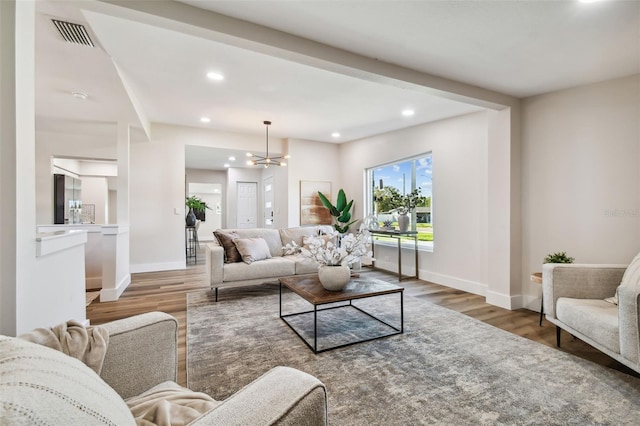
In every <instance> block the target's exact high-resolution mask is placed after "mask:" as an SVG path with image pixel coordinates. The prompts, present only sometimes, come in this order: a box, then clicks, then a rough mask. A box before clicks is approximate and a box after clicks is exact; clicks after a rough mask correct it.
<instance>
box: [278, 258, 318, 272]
mask: <svg viewBox="0 0 640 426" xmlns="http://www.w3.org/2000/svg"><path fill="white" fill-rule="evenodd" d="M284 258H285V259H289V260H291V261H292V262H293V263H294V264H295V265H296V275H301V274H317V273H318V266H320V265H319V264H318V262H316V261H314V260H311V259H309V258H308V257H304V256H303V255H302V254H300V253H298V254H293V255H288V256H285V257H284Z"/></svg>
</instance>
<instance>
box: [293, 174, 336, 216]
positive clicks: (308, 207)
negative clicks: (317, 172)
mask: <svg viewBox="0 0 640 426" xmlns="http://www.w3.org/2000/svg"><path fill="white" fill-rule="evenodd" d="M318 191H320V192H322V193H323V194H324V195H326V196H327V198H328V199H329V200H331V182H322V181H312V180H301V181H300V226H305V225H331V223H332V217H331V213H330V212H329V209H327V208H326V207H325V206H323V205H322V201H320V197H318Z"/></svg>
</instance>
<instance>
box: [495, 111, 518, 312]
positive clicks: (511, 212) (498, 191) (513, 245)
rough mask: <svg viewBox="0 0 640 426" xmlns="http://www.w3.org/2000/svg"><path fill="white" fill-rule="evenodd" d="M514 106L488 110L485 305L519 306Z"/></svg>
mask: <svg viewBox="0 0 640 426" xmlns="http://www.w3.org/2000/svg"><path fill="white" fill-rule="evenodd" d="M519 120H520V118H519V108H518V106H515V107H512V108H507V109H503V110H501V111H489V130H488V131H489V135H488V143H489V147H488V161H489V164H488V180H487V183H488V191H487V205H488V220H489V224H488V229H489V232H488V234H489V235H488V240H487V253H488V255H487V256H488V257H487V264H488V268H487V272H488V279H487V283H488V289H487V303H490V304H492V305H496V306H500V307H502V308H506V309H518V308H520V307H522V294H521V291H520V286H519V285H518V283H519V279H520V270H521V264H522V256H521V244H522V241H521V219H520V216H521V210H522V209H521V207H520V200H521V195H520V191H521V189H520V186H521V185H520V163H521V160H520V136H519Z"/></svg>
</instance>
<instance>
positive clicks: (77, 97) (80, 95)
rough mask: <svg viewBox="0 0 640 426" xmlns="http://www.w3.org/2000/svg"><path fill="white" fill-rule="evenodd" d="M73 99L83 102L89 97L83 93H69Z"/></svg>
mask: <svg viewBox="0 0 640 426" xmlns="http://www.w3.org/2000/svg"><path fill="white" fill-rule="evenodd" d="M71 94H72V95H73V97H74V98H76V99H82V100H83V101H84V100H85V99H87V98H88V97H89V96H88V95H87V94H86V93H84V92H71Z"/></svg>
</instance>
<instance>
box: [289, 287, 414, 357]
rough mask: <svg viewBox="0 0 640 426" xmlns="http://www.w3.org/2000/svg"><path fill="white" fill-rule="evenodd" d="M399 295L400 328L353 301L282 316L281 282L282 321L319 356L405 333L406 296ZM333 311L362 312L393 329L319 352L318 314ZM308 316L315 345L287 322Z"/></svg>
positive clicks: (400, 292) (401, 292)
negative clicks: (311, 318)
mask: <svg viewBox="0 0 640 426" xmlns="http://www.w3.org/2000/svg"><path fill="white" fill-rule="evenodd" d="M397 293H399V294H400V327H396V326H393V325H391V324H389V323H388V322H386V321H383V320H381V319H380V318H378V317H376V316H375V315H372V314H371V313H369V312H367V311H365V310H364V309H362V308H360V307H358V306H355V305H354V304H353V303H352V299H349V300H348V302H349V303H348V304H345V305H339V306H330V307H325V308H322V307H321V306H323V305H328V304H330V303H335V302H327V303H318V304H315V303H314V304H313V310H310V311H304V312H295V313H292V314H286V315H283V314H282V282H281V283H280V319H282V321H284V323H285V324H287V325H288V326H289V328H291V330H293V332H294V333H296V334H297V335H298V337H299V338H300V339H301V340H302V341H303V342H304V343H305V344H306V345H307V346H308V347H309V349H311V350H312V351H313V353H314V354H318V353H321V352H326V351H330V350H332V349H338V348H343V347H345V346H351V345H355V344H357V343H364V342H370V341H372V340H377V339H382V338H385V337H389V336H395V335H396V334H402V333H403V332H404V294H403V291H402V290H400V291H397ZM377 296H380V294H372V295H371V296H368V297H377ZM365 297H367V296H365ZM358 298H359V299H361V298H363V297H362V296H359V297H358ZM331 309H356V310H357V311H359V312H362V313H363V314H365V315H367V316H368V317H370V318H371V319H372V321H377V322H379V323H381V324H384V325H385V326H386V327H389V329H391V330H392V331H391V332H390V333H385V334H381V335H377V336H375V337H370V338H366V339H360V340H356V341H353V342H348V343H343V344H339V345H335V346H330V347H326V348H322V349H320V350H318V312H322V311H327V310H331ZM306 314H313V345H312V344H311V343H310V342H309V341H307V339H305V338H304V336H302V334H301V333H300V332H298V330H296V328H295V327H294V326H293V325H292V324H291V323H290V322H289V321H288V320H287V318H291V317H295V316H299V315H306Z"/></svg>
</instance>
